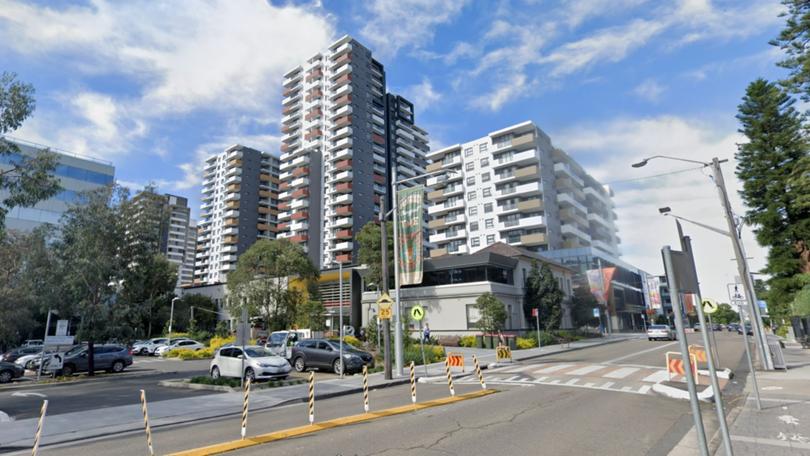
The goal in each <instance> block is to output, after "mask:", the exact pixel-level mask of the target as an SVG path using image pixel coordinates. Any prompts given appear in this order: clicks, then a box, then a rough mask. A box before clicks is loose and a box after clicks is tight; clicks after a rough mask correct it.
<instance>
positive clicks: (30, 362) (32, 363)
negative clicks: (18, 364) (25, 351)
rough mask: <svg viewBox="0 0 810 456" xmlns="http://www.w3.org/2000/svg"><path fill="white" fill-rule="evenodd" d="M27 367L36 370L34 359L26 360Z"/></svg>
mask: <svg viewBox="0 0 810 456" xmlns="http://www.w3.org/2000/svg"><path fill="white" fill-rule="evenodd" d="M25 368H26V369H28V370H34V360H33V359H32V360H31V361H26V363H25Z"/></svg>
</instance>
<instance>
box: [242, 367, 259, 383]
mask: <svg viewBox="0 0 810 456" xmlns="http://www.w3.org/2000/svg"><path fill="white" fill-rule="evenodd" d="M245 380H250V383H255V382H256V372H253V368H252V367H248V368H247V369H245Z"/></svg>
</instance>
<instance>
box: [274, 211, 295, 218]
mask: <svg viewBox="0 0 810 456" xmlns="http://www.w3.org/2000/svg"><path fill="white" fill-rule="evenodd" d="M292 215H293V213H292V211H290V210H286V211H281V212H279V213H278V215H277V217H278V219H279V220H289V219H290V217H292Z"/></svg>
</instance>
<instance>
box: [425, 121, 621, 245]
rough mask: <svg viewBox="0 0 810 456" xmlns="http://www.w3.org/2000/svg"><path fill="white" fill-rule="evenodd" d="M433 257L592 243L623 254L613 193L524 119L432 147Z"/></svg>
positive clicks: (429, 208) (430, 211)
mask: <svg viewBox="0 0 810 456" xmlns="http://www.w3.org/2000/svg"><path fill="white" fill-rule="evenodd" d="M427 158H428V159H429V160H430V161H431V164H430V165H428V166H427V171H428V172H430V171H436V170H438V169H441V168H445V169H448V170H451V171H453V172H451V173H448V174H447V175H441V176H434V177H431V178H430V179H428V180H427V185H428V187H430V188H431V190H430V191H429V193H428V206H427V211H428V217H429V221H428V229H429V234H430V236H429V241H430V243H432V244H433V245H435V246H436V247H435V248H434V249H433V250H431V256H432V257H438V256H443V255H446V254H463V253H472V252H475V251H478V250H480V249H482V248H484V247H486V246H488V245H492V244H494V243H496V242H504V243H507V244H509V245H513V246H519V247H522V248H525V249H527V250H530V251H547V250H556V249H562V248H576V247H586V246H593V247H595V248H598V249H601V250H603V251H605V252H607V253H609V254H611V255H614V256H618V255H619V250H618V243H619V237H618V236H617V234H616V226H615V223H614V221H615V218H616V214H615V212H614V210H613V202H612V199H611V197H612V193H611V192H610V190H609V189H606V188H604V187H603V186H602V185H601V184H599V183H598V182H597V181H596V180H595V179H593V177H591V176H590V175H588V174H587V173H586V172H585V171H584V170H583V169H582V167H580V166H579V165H578V164H577V163H576V162H575V161H574V160H572V159H571V158H570V157H569V156H568V155H567V154H565V153H564V152H563V151H561V150H559V149H556V148H554V147H553V146H552V144H551V140H550V139H549V137H548V136H547V135H546V134H545V133H544V132H543V131H542V130H540V129H539V128H538V127H537V126H536V125H535V124H534V123H533V122H530V121H527V122H523V123H520V124H517V125H513V126H511V127H508V128H504V129H502V130H498V131H494V132H492V133H490V134H488V135H487V136H485V137H483V138H479V139H476V140H473V141H470V142H467V143H464V144H456V145H453V146H450V147H446V148H444V149H440V150H436V151H431V152H430V153H429V154H428V156H427Z"/></svg>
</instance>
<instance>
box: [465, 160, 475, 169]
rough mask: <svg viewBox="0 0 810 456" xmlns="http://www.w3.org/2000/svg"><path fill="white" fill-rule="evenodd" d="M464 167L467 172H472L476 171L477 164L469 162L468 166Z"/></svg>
mask: <svg viewBox="0 0 810 456" xmlns="http://www.w3.org/2000/svg"><path fill="white" fill-rule="evenodd" d="M464 166H465V168H466V169H467V171H472V170H474V169H475V162H467V164H466V165H464Z"/></svg>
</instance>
